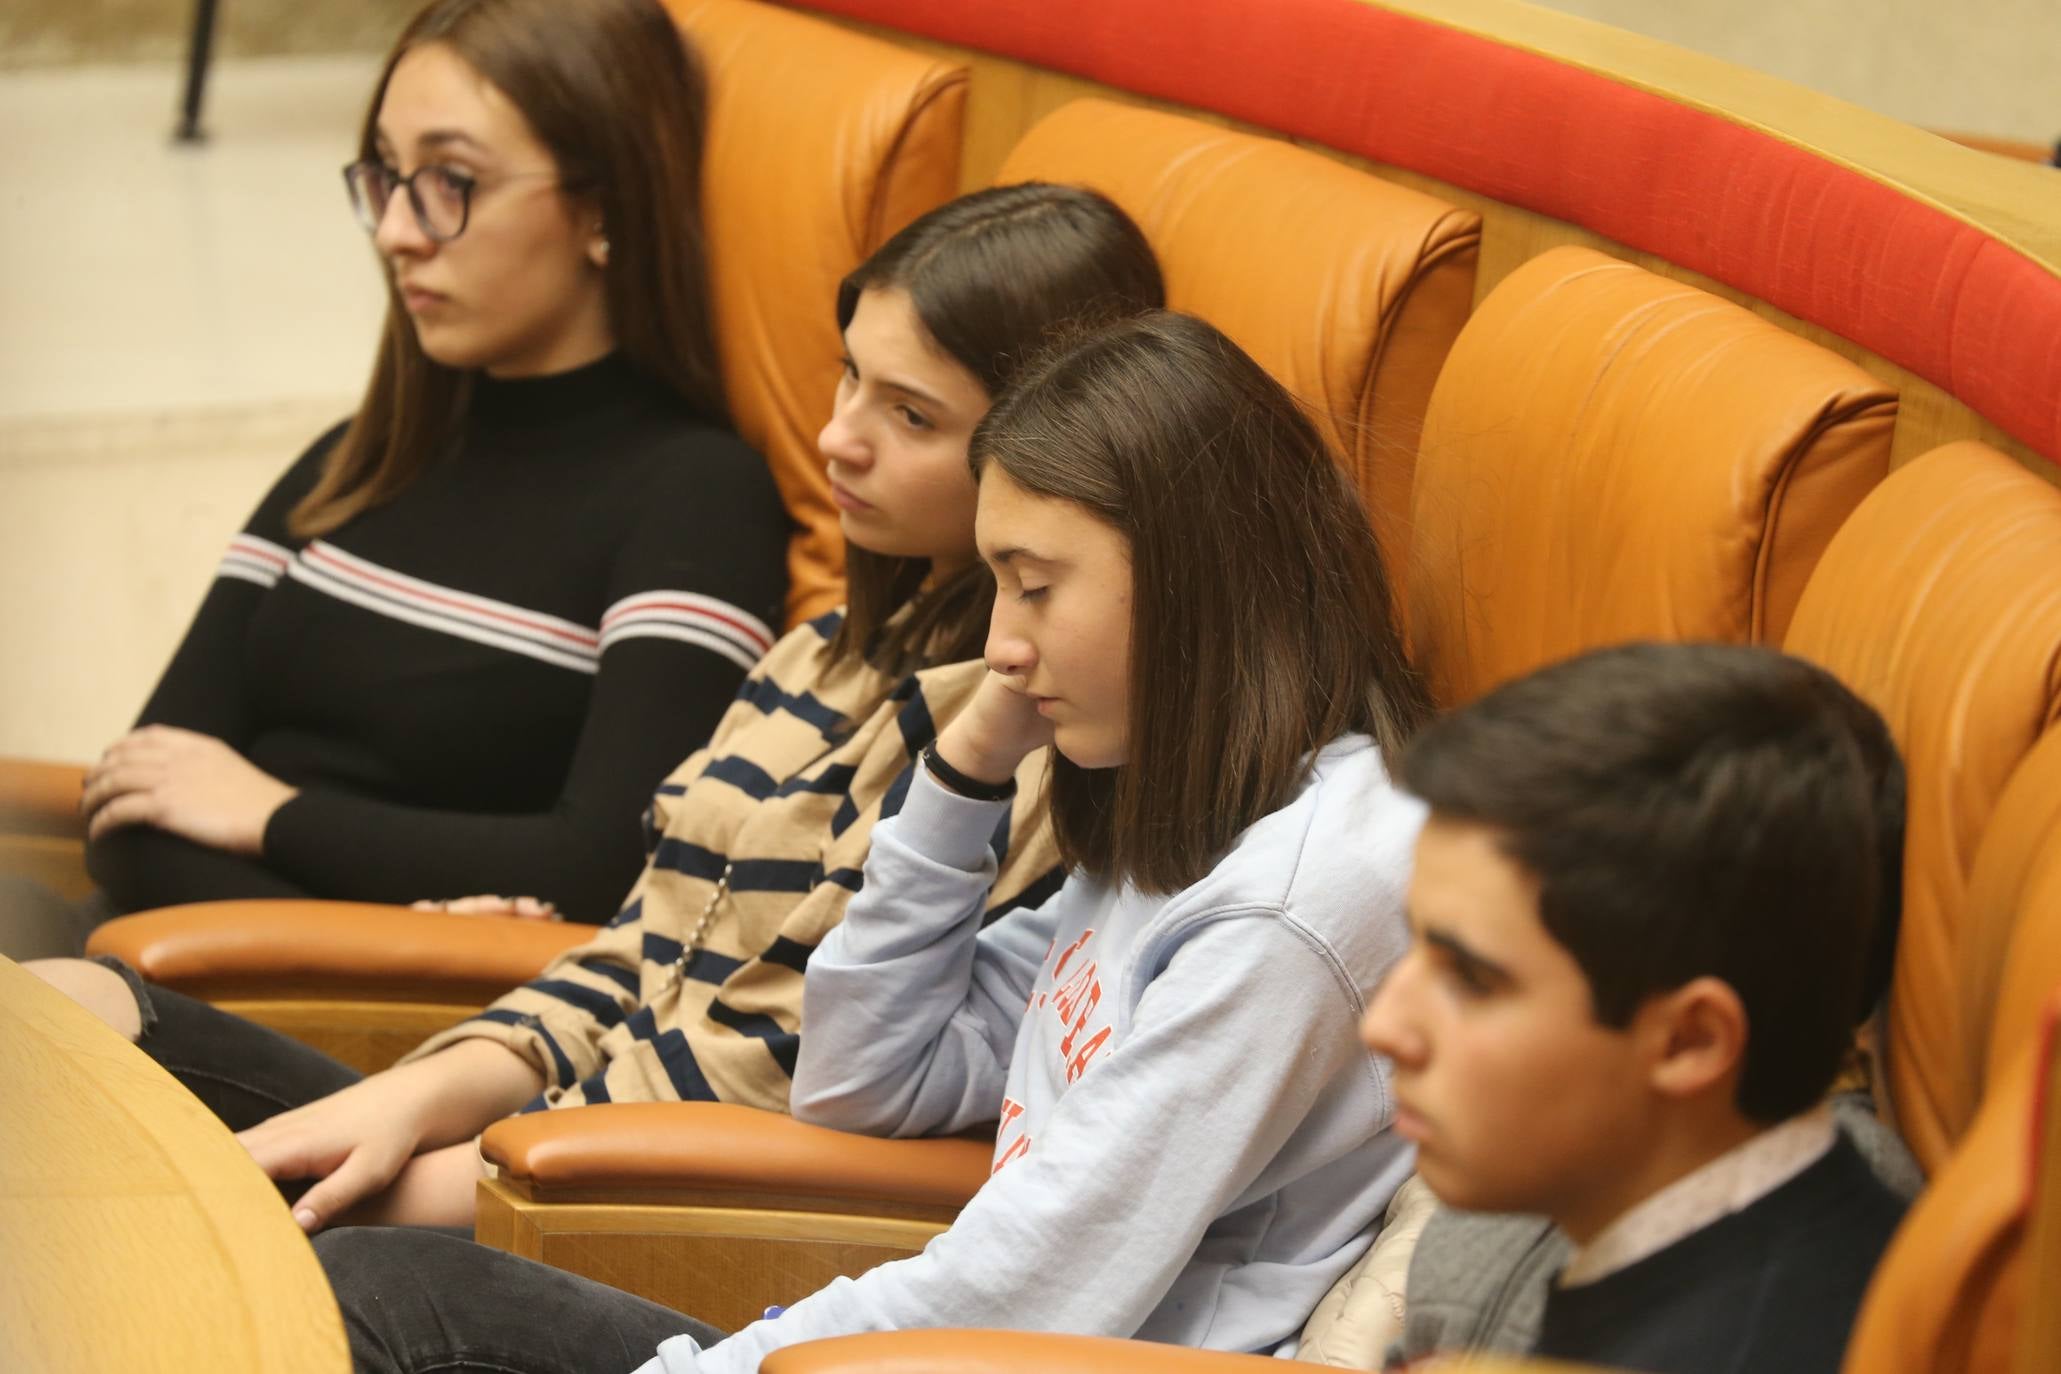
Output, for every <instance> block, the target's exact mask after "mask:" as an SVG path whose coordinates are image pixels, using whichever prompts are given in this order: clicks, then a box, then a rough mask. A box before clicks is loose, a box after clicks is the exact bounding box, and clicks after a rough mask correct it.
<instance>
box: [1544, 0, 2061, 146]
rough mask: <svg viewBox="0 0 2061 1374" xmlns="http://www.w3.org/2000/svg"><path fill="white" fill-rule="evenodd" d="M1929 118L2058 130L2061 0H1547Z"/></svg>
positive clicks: (2059, 134) (2053, 135)
mask: <svg viewBox="0 0 2061 1374" xmlns="http://www.w3.org/2000/svg"><path fill="white" fill-rule="evenodd" d="M1541 2H1542V3H1543V4H1545V6H1546V7H1547V8H1549V9H1556V10H1561V11H1564V12H1565V13H1568V14H1578V15H1581V16H1583V17H1584V18H1588V19H1595V20H1598V21H1600V22H1602V23H1605V24H1609V25H1612V26H1613V27H1615V28H1620V29H1630V30H1631V31H1633V32H1634V33H1643V34H1646V35H1648V36H1650V37H1653V38H1659V39H1662V40H1664V41H1666V42H1669V43H1674V44H1677V45H1679V46H1681V47H1684V48H1693V49H1694V50H1696V51H1697V52H1702V53H1708V54H1710V55H1711V56H1713V57H1720V58H1723V59H1724V60H1725V61H1727V62H1736V63H1738V64H1739V65H1740V66H1743V67H1752V68H1753V69H1755V70H1756V71H1763V72H1768V73H1770V74H1771V75H1774V76H1779V77H1782V78H1784V79H1786V80H1789V81H1794V82H1796V83H1797V84H1798V85H1800V86H1808V87H1810V88H1811V89H1812V90H1815V91H1823V92H1824V93H1825V94H1827V95H1833V96H1837V97H1839V98H1840V99H1841V100H1849V101H1852V102H1853V103H1854V104H1856V105H1864V106H1866V107H1867V108H1869V109H1871V110H1876V111H1879V112H1880V113H1882V114H1886V115H1889V116H1890V117H1892V118H1895V119H1901V120H1903V121H1904V122H1905V123H1907V124H1916V125H1917V126H1919V127H1920V128H1924V129H1936V130H1942V131H1953V132H1960V133H1972V134H1987V135H1990V136H1992V137H1996V138H2009V139H2020V140H2023V141H2026V142H2030V143H2037V144H2041V145H2043V146H2047V147H2051V146H2052V145H2053V143H2054V141H2055V139H2057V138H2061V80H2057V79H2056V72H2057V69H2061V0H1961V2H1960V3H1958V4H1950V3H1947V0H1541Z"/></svg>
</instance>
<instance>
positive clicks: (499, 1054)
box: [236, 1040, 544, 1233]
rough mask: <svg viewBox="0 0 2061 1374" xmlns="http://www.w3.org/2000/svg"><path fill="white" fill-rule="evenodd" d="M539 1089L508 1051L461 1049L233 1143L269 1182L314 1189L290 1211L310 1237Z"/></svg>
mask: <svg viewBox="0 0 2061 1374" xmlns="http://www.w3.org/2000/svg"><path fill="white" fill-rule="evenodd" d="M543 1081H544V1080H543V1076H542V1075H541V1074H539V1073H538V1072H537V1070H536V1069H534V1068H532V1067H531V1066H530V1063H529V1061H528V1060H526V1059H524V1058H523V1057H522V1056H521V1055H519V1054H516V1053H515V1052H514V1051H513V1050H510V1049H508V1048H506V1047H505V1046H503V1045H500V1044H498V1043H496V1042H495V1041H492V1040H461V1041H459V1042H458V1043H457V1044H455V1045H452V1046H450V1047H449V1048H448V1049H444V1050H441V1051H439V1052H438V1053H436V1054H433V1055H431V1056H430V1057H429V1058H427V1059H418V1060H416V1061H415V1062H414V1063H412V1064H403V1065H400V1066H399V1067H397V1068H392V1069H388V1070H386V1071H385V1072H384V1073H376V1074H374V1075H372V1077H370V1078H368V1079H366V1080H365V1081H364V1082H362V1083H353V1084H352V1085H351V1086H350V1087H348V1088H345V1089H343V1090H342V1091H341V1092H334V1093H331V1094H330V1095H329V1096H327V1097H325V1098H322V1099H320V1100H319V1101H315V1102H310V1103H309V1104H308V1105H307V1106H305V1107H297V1108H295V1109H294V1110H292V1111H290V1112H282V1113H280V1114H279V1115H278V1116H275V1117H273V1118H272V1119H271V1120H270V1121H266V1122H262V1123H260V1124H259V1125H256V1126H253V1127H251V1128H250V1129H249V1130H247V1131H239V1132H238V1133H237V1136H236V1139H237V1141H238V1142H239V1143H241V1144H242V1146H243V1147H244V1148H245V1149H247V1150H249V1151H250V1153H251V1158H253V1159H255V1160H256V1161H257V1162H258V1167H259V1168H261V1169H263V1170H264V1171H265V1175H266V1177H268V1178H271V1179H274V1180H278V1181H284V1180H287V1179H298V1178H313V1179H319V1180H320V1182H318V1183H317V1184H316V1185H315V1186H314V1187H312V1188H310V1189H308V1191H307V1192H306V1193H304V1194H302V1196H301V1199H300V1201H299V1202H296V1203H295V1204H294V1209H293V1219H294V1220H295V1221H297V1222H299V1223H300V1224H301V1229H302V1230H304V1231H308V1232H310V1233H312V1232H315V1231H319V1230H321V1229H322V1228H323V1227H325V1226H329V1225H332V1224H334V1223H335V1222H336V1221H337V1219H338V1218H339V1217H341V1216H342V1215H343V1214H344V1213H345V1212H346V1211H348V1210H349V1209H351V1208H352V1207H355V1206H357V1205H358V1204H359V1203H361V1202H365V1201H367V1200H368V1199H371V1198H373V1197H375V1196H376V1195H378V1194H380V1193H382V1192H384V1191H385V1190H386V1189H387V1188H388V1186H389V1185H391V1184H392V1183H393V1181H394V1180H395V1178H397V1177H399V1175H400V1173H401V1170H402V1169H403V1168H405V1167H406V1166H407V1164H408V1161H409V1160H410V1159H412V1158H414V1157H415V1156H416V1155H417V1154H420V1153H422V1152H424V1151H429V1150H438V1149H442V1148H443V1147H444V1146H447V1145H454V1144H456V1143H458V1142H459V1141H461V1140H470V1139H472V1137H474V1136H476V1135H478V1134H479V1133H480V1132H481V1131H483V1130H485V1129H486V1128H487V1127H488V1126H489V1125H491V1124H493V1123H494V1122H496V1121H498V1120H500V1119H501V1118H502V1117H504V1116H506V1115H508V1114H509V1113H510V1112H513V1111H515V1110H516V1109H517V1108H519V1107H521V1106H522V1105H523V1103H525V1102H527V1101H529V1100H530V1099H531V1098H532V1097H534V1096H536V1094H537V1092H538V1091H539V1090H540V1089H541V1088H542V1087H543ZM391 1219H393V1220H403V1221H405V1220H409V1218H407V1217H395V1218H391Z"/></svg>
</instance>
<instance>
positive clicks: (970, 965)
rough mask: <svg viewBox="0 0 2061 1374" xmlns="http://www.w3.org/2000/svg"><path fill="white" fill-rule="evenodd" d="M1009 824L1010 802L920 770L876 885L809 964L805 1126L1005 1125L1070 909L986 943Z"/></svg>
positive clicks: (1008, 924)
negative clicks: (1056, 935) (1000, 834)
mask: <svg viewBox="0 0 2061 1374" xmlns="http://www.w3.org/2000/svg"><path fill="white" fill-rule="evenodd" d="M1008 814H1009V803H1008V802H1006V801H999V802H985V801H974V800H972V799H970V798H967V797H962V796H960V795H958V794H957V793H955V792H952V791H950V790H949V789H947V788H946V787H944V786H943V785H942V784H941V783H939V782H938V781H937V780H936V779H935V778H933V777H931V776H930V772H929V770H928V769H926V768H924V767H922V766H921V765H920V764H919V765H918V766H917V768H916V770H915V775H914V777H913V779H912V780H911V783H910V786H909V795H908V798H907V800H906V801H905V802H904V803H903V805H902V809H901V811H900V813H898V814H897V815H896V816H895V817H893V818H892V819H891V820H887V821H883V822H881V824H880V825H879V826H877V827H876V828H875V829H874V832H873V846H872V849H871V851H870V852H869V853H868V855H867V858H866V877H865V885H864V886H863V887H862V888H861V889H860V891H859V893H858V895H856V896H855V897H853V898H852V902H851V905H850V907H848V908H847V909H846V912H845V918H844V922H843V924H842V925H840V926H838V928H837V929H835V930H833V931H831V932H830V934H829V935H827V936H825V937H824V940H823V943H822V944H821V945H820V946H818V948H817V950H816V952H815V954H814V955H813V956H812V957H811V958H810V960H809V972H808V978H807V980H806V982H804V984H803V985H802V1023H803V1024H804V1025H806V1026H807V1027H808V1028H809V1033H808V1034H807V1035H806V1036H804V1037H803V1039H802V1051H801V1057H800V1060H799V1062H798V1063H797V1064H796V1066H795V1073H794V1095H793V1099H792V1111H793V1113H794V1115H795V1117H796V1118H797V1119H799V1120H802V1121H808V1122H811V1123H814V1124H816V1125H819V1126H831V1127H835V1128H836V1129H838V1130H842V1131H854V1132H860V1133H863V1134H867V1135H893V1136H913V1135H938V1134H946V1133H949V1132H952V1131H960V1130H965V1129H966V1128H967V1127H969V1126H976V1125H979V1124H980V1123H982V1122H985V1121H993V1120H994V1119H995V1114H996V1110H997V1108H998V1107H999V1106H1000V1105H1001V1101H1002V1088H1003V1083H1004V1080H1005V1078H1006V1077H1007V1074H1008V1071H1009V1057H1010V1054H1011V1052H1012V1050H1013V1049H1014V1047H1015V1044H1016V1029H1017V1024H1018V1023H1019V1022H1020V1021H1021V1020H1022V1019H1023V1010H1024V1003H1025V1002H1026V1000H1027V999H1028V998H1029V996H1030V990H1031V985H1032V983H1033V982H1034V981H1035V980H1036V978H1037V976H1038V970H1039V967H1040V964H1041V962H1042V960H1043V958H1044V954H1045V949H1046V947H1047V946H1048V945H1050V943H1051V940H1052V931H1053V929H1054V927H1055V923H1056V913H1057V912H1058V911H1059V910H1060V908H1061V904H1062V903H1064V902H1065V901H1066V900H1067V889H1066V888H1065V887H1063V886H1062V887H1061V888H1060V890H1059V891H1058V892H1056V893H1054V894H1053V895H1052V896H1051V897H1049V898H1047V899H1046V901H1045V902H1044V903H1043V904H1042V905H1040V906H1038V907H1035V908H1032V909H1027V910H1021V911H1015V912H1012V913H1010V914H1009V915H1008V916H1005V917H1003V918H1002V919H1001V920H999V921H996V922H995V923H994V924H993V925H992V926H990V927H988V929H987V930H985V931H983V930H981V928H980V923H981V917H982V913H983V911H984V909H985V906H986V901H987V895H988V890H989V889H990V888H991V887H992V886H993V885H994V882H995V873H996V858H995V852H994V844H993V839H994V836H995V834H996V832H997V827H998V826H1000V825H1001V824H1002V823H1003V821H1004V820H1005V819H1006V817H1007V816H1008Z"/></svg>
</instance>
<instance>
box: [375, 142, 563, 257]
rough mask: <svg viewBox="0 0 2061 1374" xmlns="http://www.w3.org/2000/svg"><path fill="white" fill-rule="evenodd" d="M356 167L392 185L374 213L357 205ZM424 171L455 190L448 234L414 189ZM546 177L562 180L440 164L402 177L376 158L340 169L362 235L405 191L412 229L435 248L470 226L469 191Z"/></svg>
mask: <svg viewBox="0 0 2061 1374" xmlns="http://www.w3.org/2000/svg"><path fill="white" fill-rule="evenodd" d="M360 168H364V169H366V170H368V171H378V172H381V173H383V174H385V175H387V176H389V177H391V178H392V179H393V185H392V187H390V188H389V189H388V191H387V193H386V203H385V204H382V205H381V206H380V207H379V208H378V209H377V210H374V209H373V208H372V206H371V205H370V204H362V205H361V204H360V203H359V194H358V184H357V181H356V180H355V179H354V177H353V174H354V173H356V172H357V171H358V170H359V169H360ZM424 172H435V173H436V174H437V175H439V176H442V177H447V178H449V179H450V180H451V181H452V182H453V184H455V185H456V186H457V187H458V227H457V228H456V229H453V230H452V231H451V232H450V233H448V234H444V233H440V232H439V231H438V230H437V228H436V226H435V225H433V224H431V223H430V222H429V209H428V207H427V206H425V205H424V204H423V203H422V195H421V193H420V192H419V191H417V190H416V189H415V178H417V177H419V176H421V175H422V174H423V173H424ZM547 177H548V178H550V179H551V180H553V181H559V180H562V179H563V178H562V177H561V174H560V173H558V172H503V173H500V174H498V175H495V176H493V177H478V176H474V175H473V174H472V173H470V172H462V171H459V170H458V169H457V168H456V167H450V166H446V165H445V164H443V163H440V162H425V163H423V164H422V165H421V166H420V167H417V168H416V169H415V170H414V171H412V172H410V173H408V175H406V176H402V175H401V173H400V169H398V168H396V167H393V166H391V165H390V164H388V163H385V162H382V161H381V160H380V159H378V158H376V157H361V158H358V159H357V160H356V161H353V162H347V163H345V164H344V168H343V179H344V194H345V195H347V196H348V197H349V198H350V202H351V212H352V214H353V215H355V216H356V218H357V221H358V223H359V224H360V225H361V226H362V227H363V228H364V230H365V232H366V233H368V234H376V233H378V232H379V226H380V223H381V221H383V220H384V219H385V218H386V211H387V206H388V205H391V204H392V203H393V199H394V192H396V191H406V192H407V193H408V208H409V210H410V211H412V212H413V213H414V215H415V225H416V227H417V228H418V229H420V230H422V234H423V237H424V238H427V239H428V240H429V241H430V242H431V243H435V244H439V245H441V244H446V243H450V242H452V241H453V240H455V239H456V238H457V237H458V236H459V235H460V234H463V233H464V232H465V231H466V229H467V228H469V227H470V226H471V224H472V194H473V192H475V191H477V190H480V189H481V188H482V187H485V188H486V189H488V190H492V189H493V188H494V187H497V186H500V185H502V184H503V183H506V182H510V181H536V180H539V179H542V178H547Z"/></svg>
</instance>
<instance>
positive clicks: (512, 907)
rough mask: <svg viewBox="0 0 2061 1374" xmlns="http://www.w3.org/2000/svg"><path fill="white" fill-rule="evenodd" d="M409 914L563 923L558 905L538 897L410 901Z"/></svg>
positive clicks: (491, 896)
mask: <svg viewBox="0 0 2061 1374" xmlns="http://www.w3.org/2000/svg"><path fill="white" fill-rule="evenodd" d="M409 909H410V910H412V911H448V912H450V913H451V914H452V915H453V916H506V917H508V918H509V919H511V920H516V921H562V920H564V919H565V914H564V913H563V912H561V911H560V910H559V909H558V907H557V905H556V904H555V903H552V902H547V901H544V900H543V899H541V898H538V897H499V896H493V895H490V894H483V895H481V896H477V897H453V898H450V899H449V900H448V901H441V902H438V901H428V900H425V901H420V902H411V903H410V904H409Z"/></svg>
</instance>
